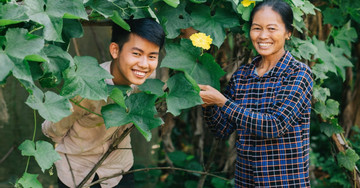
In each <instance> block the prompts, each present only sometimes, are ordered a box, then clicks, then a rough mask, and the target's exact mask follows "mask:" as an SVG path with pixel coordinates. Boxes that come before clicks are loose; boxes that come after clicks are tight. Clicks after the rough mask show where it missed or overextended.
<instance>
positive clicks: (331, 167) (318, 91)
mask: <svg viewBox="0 0 360 188" xmlns="http://www.w3.org/2000/svg"><path fill="white" fill-rule="evenodd" d="M258 1H261V0H258ZM287 2H288V3H289V4H290V5H291V6H292V8H293V11H294V14H295V21H294V26H295V28H296V30H295V31H294V33H293V36H292V39H291V41H290V42H289V43H287V46H286V47H287V49H288V50H290V51H291V53H292V54H293V55H294V56H296V57H297V58H298V59H300V60H302V61H303V62H305V63H307V64H308V65H309V66H310V67H311V68H312V71H313V76H314V80H315V85H314V93H313V96H314V99H313V113H312V123H311V165H312V166H311V177H312V184H313V186H314V187H328V186H334V187H351V186H352V185H354V184H355V183H356V182H358V179H356V177H357V175H358V172H357V168H356V165H357V163H358V159H359V156H358V153H359V152H360V146H359V145H358V143H359V141H360V137H359V136H358V135H359V134H358V133H359V128H358V127H357V126H356V125H355V123H356V122H359V121H357V120H358V119H359V118H357V115H356V114H357V110H358V108H357V107H356V104H357V103H356V101H359V100H357V99H358V98H357V97H356V96H357V95H356V93H357V91H359V82H358V80H359V76H357V75H358V72H359V68H358V67H359V59H358V57H359V48H360V47H359V41H358V34H359V31H360V27H359V24H360V12H359V9H360V2H359V1H357V0H331V1H330V0H316V1H311V2H310V1H308V0H287ZM255 3H256V2H255ZM253 7H254V3H249V2H247V0H245V1H241V0H219V1H214V0H208V1H207V0H163V1H160V0H104V1H99V0H73V1H66V0H46V1H45V0H25V1H8V0H1V1H0V46H1V48H0V67H1V68H0V83H1V84H4V85H5V84H6V83H7V80H8V79H9V77H14V78H16V79H17V80H18V82H19V84H21V85H22V87H24V88H25V89H26V90H27V92H28V93H29V94H28V98H27V100H26V101H24V102H25V104H26V105H28V106H29V107H30V108H32V109H34V112H38V113H39V115H40V116H41V117H43V118H44V119H48V120H51V121H54V122H57V121H59V120H60V119H62V118H63V117H66V116H68V115H69V114H70V113H71V104H70V100H71V98H73V97H74V96H77V95H79V96H81V97H83V98H88V99H93V100H105V99H107V98H108V97H110V98H111V99H113V100H114V101H115V102H116V103H115V104H111V105H108V106H105V107H104V108H103V109H102V115H103V117H104V120H105V125H106V127H112V126H121V125H123V124H126V123H129V122H132V123H134V125H135V126H136V128H137V129H138V130H139V131H140V132H141V134H142V135H143V136H144V137H145V138H146V140H148V141H149V140H151V138H152V136H151V135H152V133H151V129H154V128H157V127H159V126H160V125H162V124H164V123H165V125H164V126H162V128H161V129H159V130H161V131H160V132H161V135H162V142H161V143H160V145H161V149H160V150H159V159H158V166H169V165H170V166H174V167H181V168H186V169H191V170H196V171H206V172H210V173H215V174H220V175H222V176H224V177H226V178H227V179H229V181H225V180H222V179H219V178H215V177H209V178H206V175H201V176H200V175H198V174H196V173H186V172H181V171H180V172H179V171H176V172H174V171H165V170H163V171H160V170H156V171H150V172H149V173H148V172H147V173H144V172H141V173H144V174H142V175H138V176H136V177H137V178H136V180H137V182H147V181H153V182H157V183H156V184H157V186H158V187H170V186H177V187H195V186H198V187H202V186H203V185H205V186H206V187H227V186H230V187H231V186H232V184H233V180H232V178H233V170H234V169H233V167H232V166H233V161H234V156H235V154H234V149H233V147H234V146H233V142H234V139H235V137H234V135H232V136H231V137H230V139H229V140H228V141H214V140H213V137H212V136H211V134H210V133H208V132H207V131H206V130H203V129H206V128H202V127H203V123H202V120H201V108H199V107H195V106H197V105H199V104H201V99H200V97H199V96H198V92H199V88H198V86H197V84H209V85H212V86H214V87H215V88H218V89H219V90H221V89H222V88H223V87H224V86H225V85H226V82H227V81H228V79H229V76H230V75H231V73H232V72H233V71H234V70H235V69H236V68H237V67H238V66H239V65H240V64H242V63H248V61H249V60H250V59H251V57H253V56H254V55H255V54H256V52H255V51H254V50H253V48H252V47H251V42H250V41H249V39H248V28H249V25H248V22H247V21H248V20H249V16H250V12H251V10H252V8H253ZM142 17H152V18H154V19H156V20H157V21H158V22H159V23H160V24H161V25H162V26H163V28H164V30H165V31H166V33H167V35H166V37H167V41H166V46H165V51H166V54H167V55H166V56H165V58H164V59H163V61H162V63H161V68H162V69H163V70H167V71H162V73H161V74H162V76H161V79H154V80H148V81H147V82H146V83H145V84H143V85H142V86H140V87H139V89H140V90H142V91H143V92H142V93H139V94H135V95H130V97H127V95H124V93H125V92H126V90H127V89H128V88H124V87H121V88H119V87H110V86H107V85H106V84H105V82H104V81H103V79H106V78H111V75H109V74H108V73H107V72H106V71H104V70H103V69H102V68H100V67H99V66H98V62H97V60H96V59H95V58H93V57H89V56H75V57H72V56H71V55H70V54H69V52H68V49H69V45H70V41H71V39H73V38H79V37H81V36H82V34H83V29H82V24H84V23H87V22H95V23H101V22H103V21H105V22H106V21H107V20H112V21H113V22H115V23H117V24H119V25H120V26H122V27H123V28H125V29H129V26H128V25H127V24H126V23H125V22H124V19H129V18H142ZM130 29H131V28H130ZM197 31H200V32H203V33H205V34H207V35H210V36H211V38H212V39H213V45H212V47H211V49H210V50H208V51H206V52H205V53H203V51H202V50H201V49H199V48H197V47H194V46H193V45H192V44H191V42H190V40H189V39H188V36H189V35H190V34H192V33H194V32H197ZM224 71H226V75H225V76H224V74H225V72H224ZM164 72H166V73H164ZM90 83H91V84H90ZM165 84H166V85H165ZM164 85H165V86H164ZM164 87H166V88H164ZM340 88H341V89H340ZM344 96H346V98H345V100H344ZM73 102H76V101H73ZM352 102H353V103H355V107H354V106H351V105H350V104H351V103H352ZM359 111H360V110H359ZM348 112H352V113H353V114H354V115H353V116H351V117H349V116H346V115H349V113H348ZM344 114H345V115H344ZM34 118H35V119H34V120H35V123H34V132H35V130H36V127H37V126H39V123H36V115H34ZM143 122H147V123H143ZM329 140H331V141H332V142H331V143H333V144H331V145H329V144H328V143H329ZM341 141H342V142H341ZM338 143H340V145H339V144H338ZM341 146H342V147H341ZM18 149H19V150H21V154H22V155H23V156H29V157H34V158H35V159H36V162H37V163H38V165H39V167H40V168H41V170H42V171H43V172H45V173H47V171H48V170H49V169H50V172H51V171H52V170H51V166H52V163H53V162H54V161H56V160H57V159H58V157H59V156H58V155H57V154H56V152H54V150H53V148H52V145H51V144H50V143H48V142H46V141H43V140H35V135H34V136H33V139H32V140H26V139H25V138H24V142H23V143H22V144H21V145H20V146H19V147H18ZM224 153H225V155H224ZM43 156H47V157H43ZM24 160H26V159H25V158H24ZM28 164H29V160H28V162H27V164H26V168H25V172H24V174H19V175H18V177H19V178H18V179H17V181H16V184H15V186H17V187H21V186H22V187H41V186H42V185H41V183H40V182H39V180H38V179H37V177H38V174H35V173H34V174H32V173H31V171H32V169H28V168H27V167H28ZM354 177H355V178H354ZM179 180H184V181H179ZM349 180H351V181H349ZM139 185H140V183H139Z"/></svg>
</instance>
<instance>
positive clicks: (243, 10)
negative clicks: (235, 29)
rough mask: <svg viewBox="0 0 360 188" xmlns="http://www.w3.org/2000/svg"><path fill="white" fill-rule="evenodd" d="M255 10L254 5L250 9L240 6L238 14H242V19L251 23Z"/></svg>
mask: <svg viewBox="0 0 360 188" xmlns="http://www.w3.org/2000/svg"><path fill="white" fill-rule="evenodd" d="M253 8H254V4H251V5H250V6H248V7H244V5H243V4H241V3H240V4H239V5H238V6H237V8H236V10H237V12H238V13H239V14H241V18H242V19H243V20H245V21H249V20H250V14H251V11H252V10H253Z"/></svg>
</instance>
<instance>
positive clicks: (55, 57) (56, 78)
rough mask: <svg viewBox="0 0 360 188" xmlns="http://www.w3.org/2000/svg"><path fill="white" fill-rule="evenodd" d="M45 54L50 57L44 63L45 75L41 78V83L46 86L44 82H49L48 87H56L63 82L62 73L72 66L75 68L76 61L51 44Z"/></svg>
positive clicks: (46, 48)
mask: <svg viewBox="0 0 360 188" xmlns="http://www.w3.org/2000/svg"><path fill="white" fill-rule="evenodd" d="M44 53H45V54H46V56H47V57H48V61H47V62H44V63H42V68H43V70H44V74H45V75H44V77H43V78H40V83H41V85H42V86H44V83H43V82H44V81H47V83H46V85H47V86H48V87H54V86H56V85H58V84H59V83H60V82H61V81H62V78H63V77H62V72H63V71H64V70H66V69H67V68H69V67H70V66H74V60H73V58H72V57H71V55H70V54H69V53H67V52H66V51H64V50H62V49H61V48H60V47H58V46H55V45H51V44H50V45H47V46H46V47H45V48H44ZM49 78H51V79H49ZM44 79H46V80H44Z"/></svg>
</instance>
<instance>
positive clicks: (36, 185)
mask: <svg viewBox="0 0 360 188" xmlns="http://www.w3.org/2000/svg"><path fill="white" fill-rule="evenodd" d="M38 176H39V174H29V173H27V172H24V174H23V176H22V177H21V178H20V179H19V180H18V181H17V182H16V185H15V187H23V188H42V185H41V183H40V182H39V180H38V179H37V177H38ZM18 184H20V185H21V186H19V185H18Z"/></svg>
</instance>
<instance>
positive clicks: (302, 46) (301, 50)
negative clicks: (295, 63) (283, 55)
mask: <svg viewBox="0 0 360 188" xmlns="http://www.w3.org/2000/svg"><path fill="white" fill-rule="evenodd" d="M291 42H292V43H293V44H294V47H295V48H294V49H293V50H292V51H291V54H292V55H294V56H295V57H298V58H299V59H301V58H304V59H307V60H311V58H312V56H313V55H314V54H316V53H317V50H318V49H317V48H316V46H315V45H314V44H312V43H311V40H301V39H299V38H296V37H292V39H291Z"/></svg>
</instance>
